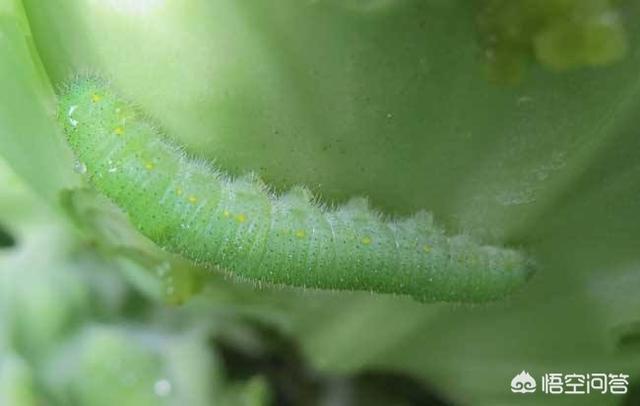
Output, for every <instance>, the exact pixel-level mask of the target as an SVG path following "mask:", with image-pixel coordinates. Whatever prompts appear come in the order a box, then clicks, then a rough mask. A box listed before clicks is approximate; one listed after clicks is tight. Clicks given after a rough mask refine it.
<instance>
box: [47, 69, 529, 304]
mask: <svg viewBox="0 0 640 406" xmlns="http://www.w3.org/2000/svg"><path fill="white" fill-rule="evenodd" d="M59 120H60V122H61V125H62V126H63V128H64V132H65V134H66V136H67V139H68V142H69V144H70V146H71V148H72V149H73V151H74V152H75V154H76V156H77V158H78V159H79V160H80V161H81V162H82V163H83V164H84V166H85V167H86V173H87V175H88V176H89V178H90V180H91V183H92V184H93V185H94V187H95V188H96V189H97V190H98V191H100V192H101V193H103V194H104V195H106V196H107V197H109V198H110V199H111V200H112V201H114V202H115V203H116V204H117V205H118V206H120V207H121V208H122V209H123V210H124V211H126V212H127V213H128V215H129V218H130V219H131V222H132V223H133V225H134V226H136V227H137V228H138V229H139V230H140V231H141V232H142V233H143V234H145V235H146V236H147V237H149V238H150V239H151V240H153V241H154V242H156V243H157V244H159V245H160V246H162V247H165V248H166V249H167V250H169V251H172V252H174V253H178V254H180V255H182V256H184V257H187V258H189V259H191V260H194V261H197V262H204V263H208V264H212V265H215V266H218V267H220V268H222V269H225V270H227V271H229V272H231V273H233V274H235V275H237V276H240V277H242V278H246V279H249V280H254V281H259V282H266V283H270V284H284V285H290V286H304V287H309V288H319V289H346V290H365V291H372V292H380V293H393V294H404V295H411V296H413V297H414V298H416V299H417V300H420V301H470V302H474V301H486V300H492V299H496V298H500V297H502V296H504V295H506V294H507V293H508V292H510V291H512V290H513V289H514V288H516V287H518V286H520V285H522V284H523V283H524V282H525V280H526V279H527V277H528V275H529V274H530V265H529V264H530V263H529V261H528V259H527V258H526V257H525V256H524V255H523V254H522V253H521V252H519V251H517V250H513V249H509V248H504V247H493V246H486V245H481V244H479V243H477V242H476V241H474V240H472V239H471V238H470V237H468V236H464V235H458V236H447V235H446V234H445V233H444V231H443V230H442V229H441V228H439V227H438V226H437V225H436V224H434V222H433V219H432V216H431V215H430V214H428V213H426V212H419V213H416V214H415V215H413V216H411V217H408V218H404V219H395V220H394V219H385V218H383V217H382V216H381V215H380V214H379V213H377V212H375V211H373V210H371V209H370V208H369V206H368V204H367V201H366V199H363V198H358V199H353V200H352V201H350V202H349V203H347V204H345V205H343V206H340V207H337V208H327V207H324V206H322V205H321V204H319V203H317V201H316V200H315V199H314V198H313V196H312V194H311V193H310V192H309V191H308V190H307V189H305V188H304V187H296V188H293V189H292V190H291V191H289V192H288V193H285V194H283V195H276V194H274V193H273V192H271V191H270V190H269V189H268V187H267V186H265V185H264V184H263V183H262V182H261V181H260V180H259V179H258V178H257V177H255V176H253V177H243V178H236V179H234V178H231V177H229V176H227V175H225V174H224V173H223V172H221V171H220V170H218V169H216V168H214V167H213V166H212V165H211V164H208V163H205V162H202V161H198V160H195V159H193V158H191V157H189V156H187V154H185V153H184V152H183V151H182V150H181V149H180V148H178V147H176V146H174V145H173V144H172V143H171V142H169V141H168V140H167V139H166V138H165V137H164V136H163V134H162V132H161V131H160V130H159V129H158V128H156V127H155V126H154V125H153V124H152V123H151V121H150V120H148V119H147V118H146V117H145V116H144V114H142V113H141V112H140V111H139V110H138V109H137V108H136V107H135V106H133V105H132V104H131V103H129V102H127V101H126V100H124V99H123V98H121V97H120V96H119V95H118V94H117V92H116V91H114V90H112V89H111V88H110V86H109V85H108V83H106V82H105V81H103V80H101V79H96V78H86V77H85V78H79V79H76V80H75V81H73V82H72V83H71V84H69V85H68V86H67V88H66V90H65V91H64V94H63V95H62V96H61V97H60V104H59Z"/></svg>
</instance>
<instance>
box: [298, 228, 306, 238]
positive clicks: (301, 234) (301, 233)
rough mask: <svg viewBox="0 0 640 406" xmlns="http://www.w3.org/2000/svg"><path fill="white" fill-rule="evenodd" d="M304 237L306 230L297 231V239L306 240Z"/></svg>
mask: <svg viewBox="0 0 640 406" xmlns="http://www.w3.org/2000/svg"><path fill="white" fill-rule="evenodd" d="M304 236H305V232H304V230H297V231H296V237H298V238H304Z"/></svg>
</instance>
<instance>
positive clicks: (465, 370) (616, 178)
mask: <svg viewBox="0 0 640 406" xmlns="http://www.w3.org/2000/svg"><path fill="white" fill-rule="evenodd" d="M469 3H470V2H469V1H466V0H458V1H442V0H405V1H398V2H385V1H377V2H355V1H354V2H349V3H348V4H347V5H344V4H341V2H337V1H321V0H318V1H303V0H285V1H279V2H277V4H270V3H267V2H261V1H258V0H253V1H249V0H242V1H235V0H215V1H205V0H194V1H191V2H189V3H188V4H185V3H180V2H173V1H170V0H144V1H142V0H140V1H137V2H134V1H128V0H108V1H97V0H84V1H81V0H73V1H65V2H60V1H51V2H42V1H37V0H25V1H24V9H25V11H26V13H25V14H24V15H23V14H22V13H21V12H20V7H17V6H15V7H6V6H0V16H1V18H0V24H2V31H1V34H0V52H1V53H2V56H1V58H0V83H1V84H2V89H3V92H2V93H1V94H0V118H1V121H0V148H1V149H0V152H1V153H2V155H3V157H5V159H7V160H8V161H9V162H10V163H11V165H12V167H14V168H15V170H16V171H17V172H18V173H19V174H20V175H21V176H22V177H24V178H25V179H27V180H28V182H29V184H30V185H31V186H32V187H33V188H34V189H36V190H38V191H39V192H41V193H44V194H45V195H48V196H53V195H54V194H55V193H56V192H57V191H59V190H60V189H61V188H62V187H64V186H68V185H69V181H68V179H71V178H72V175H70V174H69V172H71V168H72V166H73V163H72V162H73V161H72V160H71V159H70V158H69V156H68V155H67V152H66V150H65V149H64V148H63V147H61V144H60V143H59V142H60V140H59V138H56V137H59V134H58V130H57V128H56V127H55V124H54V120H53V119H52V118H51V115H52V114H53V112H52V111H50V110H51V106H53V96H52V93H51V85H52V86H53V87H55V86H58V85H60V84H62V83H63V82H64V81H65V80H66V79H67V78H68V77H69V76H70V75H72V74H73V73H75V72H78V71H81V72H96V73H100V74H103V75H107V76H108V77H110V78H111V80H112V81H113V83H114V85H115V86H116V87H118V88H119V89H121V90H122V91H123V92H124V93H126V94H127V96H128V97H130V98H131V99H134V100H136V101H138V102H139V103H140V104H141V105H142V106H143V107H144V108H145V110H147V111H149V112H151V114H152V116H153V117H154V118H155V119H157V120H158V121H160V122H162V125H163V126H164V127H165V128H166V130H167V132H168V134H169V135H170V136H172V137H175V138H176V140H177V141H178V142H179V143H181V144H183V145H185V147H186V148H187V149H188V150H189V151H190V152H192V153H193V154H195V155H197V156H200V157H203V158H208V159H215V160H216V161H217V162H218V164H219V165H220V166H221V167H224V168H226V169H227V170H229V171H232V172H234V173H236V174H241V173H244V172H247V171H250V170H253V171H256V172H258V173H259V174H260V175H261V176H263V177H264V178H265V179H266V180H267V181H268V182H270V183H272V184H274V185H276V186H277V187H279V188H284V187H288V186H290V185H293V184H297V183H303V184H306V185H308V186H309V187H311V188H313V189H314V190H315V191H316V192H318V193H319V194H320V196H322V197H323V198H324V199H325V200H326V201H327V202H333V201H341V200H344V199H346V198H348V197H349V196H353V195H366V196H369V197H370V198H371V200H372V203H373V204H374V205H375V206H377V207H378V208H380V209H382V210H384V211H385V212H387V213H390V214H393V213H409V212H412V211H414V210H417V209H423V208H425V209H428V210H430V211H432V212H433V213H434V215H435V217H436V219H437V220H438V221H440V222H441V223H442V224H445V225H446V226H447V227H448V228H449V229H450V230H451V231H453V232H458V231H467V232H469V233H472V234H476V235H478V236H480V237H483V238H484V239H486V240H488V241H491V242H498V243H500V242H506V243H511V244H516V245H520V246H522V247H523V248H524V249H526V250H527V251H529V252H530V253H531V254H532V255H533V257H534V258H535V259H536V261H537V262H538V265H539V272H538V274H537V275H536V277H535V278H534V279H533V280H532V282H531V284H530V286H529V287H528V288H527V289H525V290H524V291H523V292H521V293H520V294H518V295H516V296H515V297H513V298H512V299H510V300H508V301H506V302H504V303H499V304H495V305H490V306H483V307H471V308H468V307H455V306H453V307H452V306H441V305H436V306H424V305H420V304H417V303H413V302H410V301H408V300H406V299H395V298H390V297H371V296H369V295H366V294H357V295H336V294H331V293H313V292H306V293H300V292H294V293H290V292H288V291H282V292H278V291H276V292H269V291H268V292H264V293H255V294H253V293H249V294H248V296H249V297H251V299H250V302H251V303H253V304H255V305H256V306H257V307H260V305H264V306H270V305H273V306H274V307H276V308H277V310H274V313H277V314H280V315H283V317H284V319H285V321H284V324H285V325H287V326H288V328H289V329H290V331H292V332H293V333H294V334H296V335H297V336H298V337H299V339H300V340H301V342H302V344H303V347H304V349H305V352H306V354H307V356H309V357H310V358H311V359H313V361H314V363H315V364H316V365H318V366H320V367H322V368H324V369H327V370H340V371H352V370H356V369H358V368H361V367H363V366H372V365H373V366H392V367H394V368H397V369H401V370H407V371H410V372H412V373H414V374H416V375H418V376H421V377H423V378H424V379H426V380H429V381H432V382H434V383H435V384H436V385H437V387H438V388H439V389H440V390H441V391H443V393H445V394H447V395H449V396H451V397H452V398H454V399H456V400H459V401H461V402H463V403H465V404H487V405H490V404H491V405H494V404H500V403H503V404H514V402H516V401H520V402H523V403H522V404H527V403H529V404H537V402H538V401H539V399H540V398H537V397H531V398H529V400H528V401H527V400H526V399H525V400H522V399H523V398H522V397H520V398H515V397H514V396H513V395H511V394H510V393H509V392H507V387H508V383H509V382H510V379H511V378H512V377H513V375H514V374H515V373H517V372H519V371H520V370H522V369H528V370H530V372H532V373H534V374H535V375H538V376H539V375H540V374H542V373H545V372H554V371H562V372H567V373H568V372H585V373H586V372H599V371H607V372H619V371H624V372H627V373H632V374H633V373H634V372H635V373H640V368H639V367H638V366H637V365H638V364H639V361H640V353H639V352H638V350H637V348H638V347H637V342H634V341H633V340H634V338H633V337H636V338H635V340H636V341H637V337H638V335H637V334H638V333H637V326H638V321H640V310H639V309H640V307H639V306H640V303H639V302H638V299H637V290H638V289H637V287H638V286H639V283H640V281H639V280H640V278H639V277H638V274H639V273H640V255H639V254H638V252H639V251H640V250H639V249H638V247H640V231H639V230H640V215H639V214H638V213H640V198H639V196H640V161H639V160H638V158H637V154H638V151H640V138H639V137H638V135H637V128H638V126H639V124H640V120H639V119H638V117H640V116H638V114H637V112H638V111H640V26H639V25H637V24H633V23H632V22H633V21H635V20H636V19H637V18H638V17H639V16H640V6H638V4H637V3H635V2H629V3H628V7H627V8H626V9H625V18H626V20H627V24H626V28H627V35H628V43H629V49H628V52H627V56H626V58H625V59H624V60H623V61H622V62H620V63H618V64H615V65H612V66H609V67H600V68H597V69H582V70H576V71H570V72H565V73H562V74H559V73H555V72H550V71H547V70H545V69H542V68H540V67H534V68H533V69H531V71H530V72H529V73H528V75H527V76H526V77H525V78H524V79H523V80H522V82H521V83H520V84H518V85H514V86H498V85H495V84H492V83H491V82H489V81H488V80H487V78H486V76H485V74H484V65H483V58H482V55H481V54H482V48H481V47H480V46H479V45H478V38H477V35H476V32H475V27H474V18H475V13H476V9H475V8H474V7H472V6H470V4H469ZM2 4H4V2H3V3H2ZM16 4H17V3H16ZM27 22H28V24H27ZM29 27H30V30H31V34H32V36H33V41H34V42H33V44H35V46H32V45H30V44H32V43H31V39H30V35H29ZM38 59H40V60H41V61H42V65H40V62H39V61H38ZM40 66H42V69H41V68H40ZM42 70H44V71H45V72H46V76H45V75H44V74H43V73H42ZM47 77H48V79H47ZM47 80H50V83H51V85H49V84H48V83H47ZM4 89H9V91H8V92H5V91H4ZM43 173H46V174H47V175H46V176H43V175H42V174H43ZM211 296H212V299H211V300H212V303H216V302H217V301H218V300H219V297H218V296H216V294H212V295H211ZM225 300H231V301H232V302H233V300H234V299H225ZM274 304H275V305H274ZM634 326H635V327H634ZM634 343H635V344H634ZM545 400H546V401H549V402H551V401H557V402H558V403H563V400H562V399H557V400H556V399H549V398H545ZM580 401H581V404H590V403H589V402H592V403H591V404H598V405H601V404H615V403H616V402H617V401H618V399H616V398H611V397H609V398H595V397H583V398H581V399H580ZM608 402H610V403H608ZM564 404H568V403H566V402H565V403H564Z"/></svg>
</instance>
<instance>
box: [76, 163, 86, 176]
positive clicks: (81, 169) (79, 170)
mask: <svg viewBox="0 0 640 406" xmlns="http://www.w3.org/2000/svg"><path fill="white" fill-rule="evenodd" d="M73 170H74V172H76V173H79V174H80V175H84V174H85V173H87V165H85V164H84V162H81V161H76V162H75V163H74V164H73Z"/></svg>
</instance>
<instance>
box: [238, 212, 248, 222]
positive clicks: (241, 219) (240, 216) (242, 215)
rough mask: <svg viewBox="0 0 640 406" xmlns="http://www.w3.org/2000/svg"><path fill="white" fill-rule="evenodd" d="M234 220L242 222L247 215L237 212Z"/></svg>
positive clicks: (245, 219)
mask: <svg viewBox="0 0 640 406" xmlns="http://www.w3.org/2000/svg"><path fill="white" fill-rule="evenodd" d="M236 221H237V222H238V223H244V222H245V221H247V216H246V215H244V214H242V213H240V214H238V215H237V216H236Z"/></svg>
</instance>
